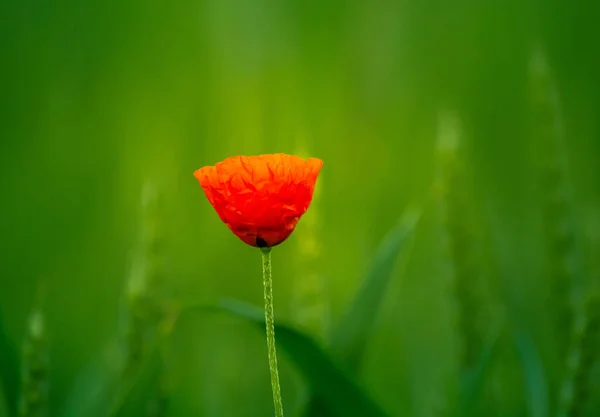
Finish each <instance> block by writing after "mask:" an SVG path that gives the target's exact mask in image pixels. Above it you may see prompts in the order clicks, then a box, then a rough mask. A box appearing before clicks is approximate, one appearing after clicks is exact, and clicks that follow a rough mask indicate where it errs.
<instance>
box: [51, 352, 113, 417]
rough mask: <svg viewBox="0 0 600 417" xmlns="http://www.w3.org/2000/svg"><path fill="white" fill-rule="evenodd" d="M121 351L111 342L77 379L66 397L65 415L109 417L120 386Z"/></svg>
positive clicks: (71, 416) (72, 416) (69, 416)
mask: <svg viewBox="0 0 600 417" xmlns="http://www.w3.org/2000/svg"><path fill="white" fill-rule="evenodd" d="M121 353H122V352H120V351H119V346H118V345H117V343H116V342H112V343H109V344H108V345H107V346H106V348H105V349H104V351H103V352H101V353H100V355H97V356H96V358H95V359H94V360H93V361H92V362H90V363H89V364H88V365H87V366H86V367H85V368H84V369H83V371H82V372H81V373H80V374H79V375H78V376H77V378H76V379H75V383H74V386H73V388H72V390H71V392H70V393H69V394H68V396H67V405H66V407H65V410H64V411H63V413H62V414H61V415H62V416H63V417H78V416H88V417H106V416H107V415H108V414H109V411H110V407H111V401H112V399H113V398H114V397H115V396H116V394H117V390H118V389H119V385H120V380H121V374H122V367H123V366H122V362H123V357H122V354H121Z"/></svg>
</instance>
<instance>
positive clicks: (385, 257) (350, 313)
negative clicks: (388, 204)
mask: <svg viewBox="0 0 600 417" xmlns="http://www.w3.org/2000/svg"><path fill="white" fill-rule="evenodd" d="M420 214H421V212H420V210H419V209H418V208H416V207H409V208H407V209H406V210H405V211H404V213H403V214H402V216H401V217H400V219H399V221H398V223H397V224H396V226H394V228H392V230H390V231H389V232H388V234H387V235H386V237H385V238H384V239H383V241H382V242H381V244H380V245H379V248H378V249H377V251H376V253H375V256H374V259H373V261H372V263H371V265H370V267H369V269H368V271H367V274H366V276H365V278H364V280H363V282H362V285H361V287H360V289H359V290H358V292H357V293H356V296H355V297H354V300H353V302H352V304H351V305H350V307H349V308H348V309H347V310H346V313H345V314H344V316H343V318H342V320H341V321H340V323H339V324H338V326H337V328H336V329H335V331H334V333H333V339H332V343H331V349H332V352H333V353H334V354H335V355H336V357H338V358H339V359H340V360H341V361H343V363H344V365H345V366H347V367H348V369H349V370H351V371H353V372H357V370H358V368H359V367H360V364H361V362H362V358H363V356H364V351H365V348H366V346H367V343H368V341H369V337H370V335H371V331H372V329H373V327H374V326H373V325H374V323H375V320H376V318H377V314H378V313H379V311H380V310H381V306H382V304H383V301H384V298H385V295H386V291H387V288H388V286H389V282H390V280H391V278H392V273H393V271H394V265H395V264H396V259H397V258H398V253H399V252H400V251H401V250H402V249H403V248H404V247H405V244H406V243H407V242H408V241H409V238H410V237H411V236H412V234H413V231H414V229H415V227H416V225H417V223H418V221H419V218H420Z"/></svg>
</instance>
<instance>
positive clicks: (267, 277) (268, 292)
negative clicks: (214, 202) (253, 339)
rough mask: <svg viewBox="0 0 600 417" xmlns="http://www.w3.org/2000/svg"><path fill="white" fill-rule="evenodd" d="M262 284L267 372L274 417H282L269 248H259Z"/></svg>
mask: <svg viewBox="0 0 600 417" xmlns="http://www.w3.org/2000/svg"><path fill="white" fill-rule="evenodd" d="M261 251H262V269H263V284H264V289H265V324H266V327H267V350H268V353H269V371H270V372H271V388H272V389H273V405H274V406H275V416H276V417H283V404H282V401H281V388H280V386H279V371H278V370H277V348H276V347H275V317H274V316H275V314H274V312H273V277H272V275H271V248H261Z"/></svg>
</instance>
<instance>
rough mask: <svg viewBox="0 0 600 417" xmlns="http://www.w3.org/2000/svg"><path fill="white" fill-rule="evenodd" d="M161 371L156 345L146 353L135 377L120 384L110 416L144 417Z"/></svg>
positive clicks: (160, 358)
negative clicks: (118, 393)
mask: <svg viewBox="0 0 600 417" xmlns="http://www.w3.org/2000/svg"><path fill="white" fill-rule="evenodd" d="M162 373H163V361H162V357H161V354H160V350H159V349H158V346H153V348H152V349H151V350H150V352H149V353H148V356H147V358H146V360H145V361H144V362H143V364H142V368H141V369H140V372H139V374H138V375H137V378H135V380H133V381H126V382H125V384H123V385H121V389H120V394H121V395H119V396H118V397H117V401H116V402H115V404H114V406H113V409H112V410H111V412H110V414H109V416H110V417H145V416H147V415H148V410H147V407H148V404H149V400H150V399H151V398H152V395H154V394H155V393H156V389H157V386H158V384H159V381H160V377H161V375H162Z"/></svg>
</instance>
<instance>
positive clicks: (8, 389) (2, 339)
mask: <svg viewBox="0 0 600 417" xmlns="http://www.w3.org/2000/svg"><path fill="white" fill-rule="evenodd" d="M19 363H20V360H19V354H18V351H17V348H16V347H15V345H14V343H12V341H11V340H10V338H9V337H8V335H7V334H6V331H5V330H4V322H3V320H2V312H1V311H0V379H1V383H0V387H3V388H4V400H5V401H6V408H7V410H8V412H9V414H10V415H11V416H15V415H17V398H18V395H19V392H18V387H19V383H20V372H19Z"/></svg>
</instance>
